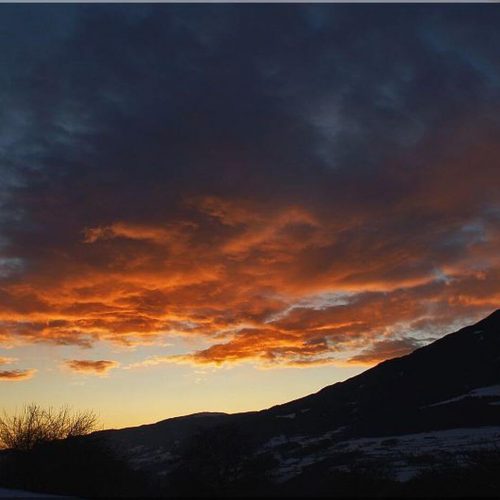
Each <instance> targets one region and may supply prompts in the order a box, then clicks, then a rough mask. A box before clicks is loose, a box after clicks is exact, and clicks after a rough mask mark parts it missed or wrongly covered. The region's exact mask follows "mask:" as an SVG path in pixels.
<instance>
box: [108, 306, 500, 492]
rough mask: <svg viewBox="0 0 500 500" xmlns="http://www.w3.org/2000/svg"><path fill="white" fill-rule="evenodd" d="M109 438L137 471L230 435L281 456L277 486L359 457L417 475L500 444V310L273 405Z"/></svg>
mask: <svg viewBox="0 0 500 500" xmlns="http://www.w3.org/2000/svg"><path fill="white" fill-rule="evenodd" d="M227 429H231V430H230V431H228V430H227ZM100 434H101V435H102V436H104V437H106V438H107V439H109V440H110V442H111V443H113V446H115V447H116V448H118V449H120V450H121V452H124V453H125V454H126V455H127V456H128V459H129V461H130V463H131V464H132V465H133V467H135V468H137V469H141V470H148V471H154V472H158V473H161V474H166V473H168V472H169V471H171V470H173V469H175V467H178V465H179V463H181V462H182V460H184V461H185V460H191V459H189V458H186V456H187V455H186V454H185V453H184V451H183V450H185V448H186V446H187V443H192V442H193V439H194V438H195V442H200V440H203V439H205V440H206V436H210V435H219V436H220V435H225V436H226V437H225V438H224V439H222V441H225V442H226V443H228V442H234V441H241V440H243V441H244V442H245V443H246V444H247V445H248V447H249V448H250V447H251V450H252V455H253V456H264V455H266V456H271V457H272V459H273V464H274V465H273V466H272V468H273V471H272V475H273V477H274V479H275V480H276V481H277V482H282V483H283V482H287V481H288V482H290V481H292V482H293V481H294V480H295V479H296V478H297V477H300V476H301V475H304V474H310V473H311V471H317V470H321V471H323V472H324V469H325V467H326V468H327V469H328V470H332V468H333V469H335V468H336V469H337V470H342V468H346V467H352V464H353V463H355V464H358V465H359V464H365V465H367V466H369V467H374V466H375V465H377V466H380V465H383V466H384V467H385V468H386V469H387V470H388V471H389V475H390V476H392V477H393V478H394V477H395V478H396V479H399V480H402V481H403V480H408V479H409V478H411V477H413V476H414V475H415V474H417V473H419V472H421V471H422V470H424V469H425V468H426V467H432V466H434V465H435V461H436V460H437V458H436V457H438V456H439V457H440V460H446V458H448V459H450V460H451V457H452V456H454V454H455V453H456V451H457V450H460V452H461V453H464V452H467V451H468V450H469V451H471V450H472V451H473V450H476V451H477V450H481V449H489V448H491V446H500V310H497V311H495V312H494V313H493V314H491V315H490V316H488V317H487V318H485V319H483V320H482V321H479V322H478V323H476V324H474V325H472V326H468V327H465V328H462V329H461V330H459V331H457V332H455V333H452V334H449V335H446V336H445V337H443V338H441V339H439V340H437V341H435V342H433V343H431V344H429V345H427V346H425V347H422V348H420V349H417V350H416V351H414V352H412V353H411V354H408V355H406V356H403V357H400V358H395V359H391V360H388V361H384V362H382V363H380V364H379V365H377V366H375V367H374V368H371V369H369V370H367V371H365V372H363V373H362V374H360V375H357V376H355V377H352V378H350V379H348V380H346V381H344V382H339V383H336V384H334V385H331V386H328V387H325V388H324V389H322V390H320V391H319V392H317V393H315V394H311V395H309V396H306V397H303V398H300V399H297V400H295V401H291V402H289V403H286V404H282V405H278V406H274V407H272V408H269V409H267V410H262V411H258V412H248V413H240V414H232V415H228V414H223V413H202V414H195V415H188V416H185V417H178V418H172V419H168V420H164V421H161V422H158V423H156V424H152V425H143V426H140V427H133V428H127V429H121V430H108V431H102V432H101V433H100ZM242 436H243V437H244V438H243V437H242ZM193 437H194V438H193ZM215 441H217V439H215V440H214V441H213V442H215ZM250 443H251V444H250ZM210 446H212V447H216V446H220V444H218V445H214V444H213V443H212V444H210ZM205 447H206V445H205ZM183 453H184V455H183ZM198 454H199V453H198ZM426 460H427V462H426ZM323 472H322V473H323ZM294 478H295V479H294Z"/></svg>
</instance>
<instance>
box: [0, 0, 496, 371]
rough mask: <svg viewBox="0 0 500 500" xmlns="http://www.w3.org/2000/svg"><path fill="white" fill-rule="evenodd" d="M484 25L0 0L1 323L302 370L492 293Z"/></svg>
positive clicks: (447, 13) (431, 11) (454, 10)
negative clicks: (160, 342)
mask: <svg viewBox="0 0 500 500" xmlns="http://www.w3.org/2000/svg"><path fill="white" fill-rule="evenodd" d="M499 22H500V12H499V11H498V9H496V8H495V7H494V6H493V5H460V6H459V5H456V6H451V5H411V6H406V5H405V6H398V5H376V6H373V5H64V6H63V5H57V6H56V5H53V6H41V5H2V6H0V37H1V39H2V40H3V44H2V46H3V47H4V49H3V50H2V54H0V63H1V65H0V67H2V68H3V69H2V70H1V71H0V86H1V90H2V92H1V95H2V97H1V98H2V106H0V109H1V112H0V131H1V133H0V137H2V139H0V156H1V159H2V161H1V163H0V174H1V175H2V186H1V187H0V209H1V215H0V248H1V250H0V251H1V256H0V339H1V340H5V341H9V339H12V338H21V339H23V340H24V341H32V342H39V341H47V342H55V343H58V344H71V343H74V344H79V345H82V346H91V345H92V343H93V342H94V341H95V340H97V339H106V340H110V341H114V342H122V343H133V342H149V341H151V340H154V338H155V337H156V336H158V335H160V334H161V335H162V334H168V333H175V334H178V333H183V334H185V335H188V336H189V335H201V336H205V337H206V338H207V339H208V340H210V341H212V344H213V345H211V346H210V347H209V348H208V349H207V350H206V351H200V352H199V353H191V358H190V359H193V360H194V361H197V362H205V361H206V360H209V361H214V362H223V361H225V360H237V359H246V358H251V359H257V360H261V361H269V360H275V361H278V362H287V361H288V362H290V363H295V364H307V363H308V362H326V361H327V360H329V359H330V358H336V357H338V356H340V355H341V354H342V353H341V351H343V350H344V351H345V352H348V350H352V349H358V350H359V349H362V347H363V345H365V347H366V348H367V350H366V352H367V353H371V352H372V351H371V350H370V349H372V348H373V349H375V351H377V352H378V350H377V349H379V348H378V347H377V346H379V344H373V347H370V346H371V343H374V342H378V341H379V340H380V335H383V334H390V332H395V331H398V332H399V333H398V335H400V334H401V331H400V330H401V328H409V329H410V330H411V328H414V329H417V328H420V329H421V333H422V334H424V333H425V332H424V330H425V329H427V330H429V331H430V330H433V329H434V328H442V329H443V331H442V332H441V333H444V332H445V331H446V329H447V328H448V327H449V325H451V324H452V323H453V322H454V321H460V320H462V321H465V320H469V319H474V318H477V317H479V316H480V315H482V314H484V313H486V312H489V311H490V310H491V309H494V308H496V307H498V299H499V293H500V286H499V281H498V275H499V270H500V262H499V260H498V257H497V254H498V252H497V249H498V242H499V233H498V224H499V222H500V221H499V217H500V206H499V201H498V192H500V174H499V172H500V168H499V167H500V165H499V160H498V158H500V146H499V145H498V140H497V137H498V134H499V132H500V121H499V118H498V117H499V116H500V114H499V113H498V111H499V109H500V65H499V62H498V61H500V57H499V56H500V54H499V52H500V49H499V47H500V33H499V31H498V29H497V26H498V23H499ZM329 294H338V295H339V296H340V295H342V296H343V297H344V299H343V303H342V304H338V303H335V304H331V303H329V302H328V298H327V297H328V295H329ZM311 297H312V298H313V299H311ZM308 300H309V301H310V300H313V302H314V303H315V304H316V305H314V306H311V305H310V302H308ZM304 304H306V305H304ZM424 326H425V328H424ZM377 339H378V340H377ZM398 341H399V340H398ZM404 341H405V340H404V339H402V340H401V342H404ZM387 342H389V340H388V341H387ZM394 342H396V340H394ZM363 343H364V344H363ZM381 345H385V344H381ZM387 345H388V346H390V345H389V344H387ZM375 351H373V352H374V353H375V354H377V352H375ZM349 352H350V351H349ZM358 355H359V356H362V355H363V354H358ZM370 355H371V354H370ZM353 356H356V354H353ZM188 357H189V356H188Z"/></svg>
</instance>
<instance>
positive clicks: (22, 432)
mask: <svg viewBox="0 0 500 500" xmlns="http://www.w3.org/2000/svg"><path fill="white" fill-rule="evenodd" d="M96 428H97V416H96V415H95V414H94V413H93V412H92V411H72V410H71V409H70V408H68V407H67V406H63V407H62V408H60V409H54V408H48V409H44V408H42V407H40V406H39V405H37V404H29V405H26V406H25V407H24V408H23V409H22V410H21V411H20V412H19V413H18V414H14V415H7V414H6V413H5V412H4V414H3V416H0V447H2V448H10V449H16V450H30V449H32V448H33V447H34V446H36V445H37V444H40V443H44V442H49V441H55V440H57V439H65V438H68V437H74V436H82V435H85V434H89V433H90V432H92V431H94V430H96Z"/></svg>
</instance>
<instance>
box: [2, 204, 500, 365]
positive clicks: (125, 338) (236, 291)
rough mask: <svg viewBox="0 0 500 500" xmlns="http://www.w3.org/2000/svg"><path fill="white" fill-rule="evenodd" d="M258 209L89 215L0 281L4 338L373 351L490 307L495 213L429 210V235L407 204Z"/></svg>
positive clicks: (315, 359)
mask: <svg viewBox="0 0 500 500" xmlns="http://www.w3.org/2000/svg"><path fill="white" fill-rule="evenodd" d="M268 209H269V207H268V206H260V205H258V204H255V203H252V202H251V201H249V200H241V201H238V200H235V199H231V200H223V199H220V198H215V197H212V198H210V199H202V200H201V201H200V200H195V201H190V202H189V204H188V208H187V209H186V213H183V214H182V217H179V220H182V221H183V222H177V223H169V222H168V221H166V222H164V223H158V224H156V225H155V224H148V225H141V224H137V223H127V222H124V221H121V222H116V223H114V224H108V225H104V226H96V227H94V228H87V230H86V231H85V241H82V240H81V239H80V240H78V239H76V240H75V242H74V246H73V247H72V248H71V249H68V250H65V253H63V254H57V253H54V254H51V253H48V254H47V255H46V256H44V257H43V261H41V262H40V264H39V266H38V267H33V268H29V269H27V270H26V271H25V273H24V274H23V275H21V276H20V277H16V278H13V279H10V280H4V281H3V282H2V283H1V286H0V299H1V300H0V342H9V341H12V339H15V340H16V341H18V342H25V343H33V342H51V343H55V344H62V345H71V344H73V345H80V346H82V347H91V346H92V345H93V344H94V343H95V342H96V341H98V340H100V341H102V340H103V341H108V342H113V343H118V344H122V345H132V346H133V345H138V344H144V343H154V342H160V341H161V342H163V341H164V337H165V336H169V335H176V336H177V335H181V336H185V337H188V338H190V337H192V338H195V339H203V341H204V343H205V344H208V347H207V348H205V349H202V350H199V351H194V352H191V353H187V354H185V355H183V356H180V357H179V356H177V357H175V358H173V357H171V356H168V355H167V356H166V357H165V358H164V357H163V356H157V357H154V358H151V360H150V363H149V364H154V363H156V361H158V359H160V358H161V359H162V362H189V363H195V364H206V363H214V364H221V363H225V362H233V363H234V362H238V361H245V360H246V361H252V362H255V363H258V364H261V365H270V364H271V365H289V366H306V365H309V364H326V363H333V362H337V363H346V362H348V360H349V358H352V360H353V361H354V362H363V363H372V362H373V363H374V362H376V361H377V360H378V359H381V358H382V357H383V356H386V355H387V356H390V355H392V354H395V353H396V354H397V353H398V352H403V351H402V350H401V351H399V350H398V349H396V348H395V347H396V346H395V345H392V348H394V350H393V351H390V349H389V348H390V347H391V345H390V344H389V343H386V344H383V342H386V341H387V342H389V341H390V340H391V339H394V338H400V337H401V336H403V334H404V333H405V332H408V333H409V334H411V335H414V334H423V333H425V331H431V330H436V329H440V328H444V330H441V333H445V332H446V331H448V330H449V325H450V324H454V322H456V321H464V322H465V321H469V320H474V319H477V318H479V317H480V316H482V315H484V314H486V313H488V312H491V310H493V309H496V308H497V307H498V303H499V302H500V300H499V299H500V262H499V260H498V257H496V255H497V252H496V248H497V243H498V241H499V240H498V238H499V235H498V231H497V229H496V226H495V224H493V222H491V223H488V224H486V223H483V226H481V225H478V226H477V227H478V229H477V231H478V232H479V233H480V236H481V237H479V236H478V237H477V238H476V239H471V238H470V234H469V233H470V231H472V230H471V229H469V228H468V226H465V229H464V224H463V221H461V219H460V220H457V221H452V222H451V223H449V224H448V221H446V224H448V226H447V227H446V228H443V227H442V225H441V223H439V224H438V223H437V222H434V221H432V223H431V222H429V223H428V224H429V228H430V230H431V229H432V231H434V233H435V234H434V233H433V235H432V237H431V239H430V240H429V236H428V235H427V234H426V233H425V232H419V231H415V230H413V229H411V230H409V229H408V228H406V229H404V228H405V227H406V226H405V225H407V220H406V218H407V217H409V215H408V214H407V213H405V212H404V211H403V209H402V212H401V213H400V214H396V215H395V216H394V217H393V218H391V219H387V220H385V219H381V220H379V221H376V222H373V221H374V219H373V218H372V217H368V215H366V216H365V218H363V217H362V216H361V215H360V214H357V215H356V216H355V217H354V216H353V217H347V216H344V214H340V215H338V216H332V215H331V213H330V212H326V213H325V212H324V211H322V210H319V209H315V210H313V209H312V208H309V209H306V208H305V207H300V206H298V205H297V204H294V205H281V206H275V207H274V208H272V209H271V210H268ZM266 211H267V212H266ZM334 215H335V214H334ZM493 220H496V219H494V217H493ZM471 227H473V228H475V227H476V226H474V223H473V222H471ZM404 231H406V232H404ZM474 231H476V229H474ZM440 232H442V233H443V236H441V233H440ZM474 234H475V233H474ZM402 235H403V236H404V237H403V236H402ZM80 237H81V234H80ZM453 238H455V240H456V241H455V240H454V239H453ZM430 242H432V244H433V245H434V246H432V245H430V244H429V243H430ZM61 255H63V257H61ZM381 342H382V343H381ZM384 345H385V347H386V348H387V349H386V352H383V350H382V349H381V347H382V346H384ZM372 348H373V352H372V351H370V349H372ZM77 361H78V360H74V362H75V363H76V362H77ZM69 363H73V362H72V361H71V362H69ZM67 366H68V367H69V368H71V369H74V370H77V371H85V370H87V372H94V373H105V372H106V371H107V370H109V369H111V368H112V367H113V366H111V365H106V366H104V365H102V367H101V368H99V366H98V365H92V366H91V365H83V364H79V365H78V364H73V365H69V364H67ZM99 369H101V372H99Z"/></svg>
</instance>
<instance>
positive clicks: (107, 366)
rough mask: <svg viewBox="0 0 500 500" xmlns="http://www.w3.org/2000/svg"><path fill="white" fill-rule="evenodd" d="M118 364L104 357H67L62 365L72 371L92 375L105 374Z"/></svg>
mask: <svg viewBox="0 0 500 500" xmlns="http://www.w3.org/2000/svg"><path fill="white" fill-rule="evenodd" d="M119 364H120V363H118V362H117V361H110V360H105V359H100V360H95V361H94V360H90V359H69V360H66V361H65V362H64V365H65V366H66V367H67V368H69V369H70V370H72V371H74V372H77V373H86V374H87V373H90V374H94V375H105V374H106V373H108V372H109V371H110V370H112V369H113V368H116V367H117V366H119Z"/></svg>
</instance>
